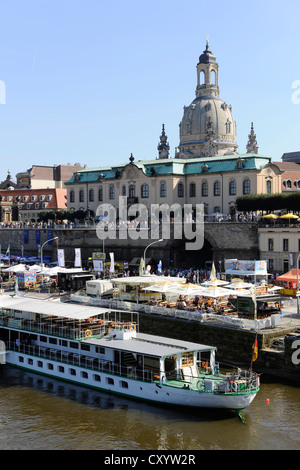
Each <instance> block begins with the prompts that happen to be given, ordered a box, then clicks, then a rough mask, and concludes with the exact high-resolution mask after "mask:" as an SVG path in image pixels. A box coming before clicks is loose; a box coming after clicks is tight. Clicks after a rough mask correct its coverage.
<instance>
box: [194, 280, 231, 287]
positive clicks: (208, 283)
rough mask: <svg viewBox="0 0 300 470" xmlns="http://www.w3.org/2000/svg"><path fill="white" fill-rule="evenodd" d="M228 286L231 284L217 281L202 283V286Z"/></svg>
mask: <svg viewBox="0 0 300 470" xmlns="http://www.w3.org/2000/svg"><path fill="white" fill-rule="evenodd" d="M226 284H229V282H227V281H221V280H220V279H215V280H213V281H205V282H202V284H201V286H225V285H226Z"/></svg>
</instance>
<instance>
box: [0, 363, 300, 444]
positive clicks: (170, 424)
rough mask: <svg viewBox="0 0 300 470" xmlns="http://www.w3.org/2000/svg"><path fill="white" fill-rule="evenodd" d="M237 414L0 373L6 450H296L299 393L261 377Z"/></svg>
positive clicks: (0, 434)
mask: <svg viewBox="0 0 300 470" xmlns="http://www.w3.org/2000/svg"><path fill="white" fill-rule="evenodd" d="M261 382H262V384H261V390H260V392H259V394H258V395H257V396H256V398H255V400H254V401H253V402H252V404H251V405H250V407H249V408H247V409H246V410H244V412H243V417H244V420H245V423H243V422H242V421H241V420H240V419H239V418H238V417H237V416H236V415H235V414H234V413H230V412H226V413H220V412H219V411H218V412H217V411H216V412H213V413H212V412H207V411H206V412H203V411H201V412H200V411H199V412H198V411H197V412H195V411H186V410H185V411H183V410H178V409H170V408H164V407H160V406H156V405H148V404H145V403H141V402H136V401H134V400H128V399H126V398H121V397H119V396H115V395H110V394H107V393H102V392H97V391H94V390H91V389H87V388H83V387H80V386H76V385H70V384H67V383H65V382H61V381H58V380H53V379H51V378H46V377H43V376H39V375H36V374H31V373H29V372H26V371H22V370H19V369H15V368H12V367H10V366H7V365H5V366H1V368H0V449H1V450H102V451H107V450H115V451H125V450H126V451H140V450H146V451H147V450H148V451H149V450H157V451H168V450H176V451H183V450H187V451H199V450H262V449H264V450H271V449H273V450H284V449H285V450H299V449H300V387H294V386H292V385H288V384H279V383H276V381H274V380H273V381H270V380H267V379H266V378H264V377H262V380H261Z"/></svg>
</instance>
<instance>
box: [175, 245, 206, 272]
mask: <svg viewBox="0 0 300 470" xmlns="http://www.w3.org/2000/svg"><path fill="white" fill-rule="evenodd" d="M185 244H186V241H185V240H175V241H174V242H173V243H172V246H171V247H170V255H169V260H170V266H174V268H191V267H196V268H198V269H202V268H203V269H204V268H205V267H211V263H212V260H213V247H212V245H211V243H210V242H209V241H208V240H207V239H206V238H205V239H204V244H203V247H202V248H201V249H200V250H187V249H186V246H185Z"/></svg>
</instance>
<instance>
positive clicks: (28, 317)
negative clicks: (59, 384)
mask: <svg viewBox="0 0 300 470" xmlns="http://www.w3.org/2000/svg"><path fill="white" fill-rule="evenodd" d="M0 340H2V342H4V344H5V345H6V363H7V364H10V365H12V366H17V367H21V368H23V369H26V370H30V371H31V372H36V373H40V374H45V375H48V376H51V377H55V378H58V379H63V380H67V381H71V382H74V383H77V384H80V385H86V386H89V387H93V388H95V389H99V390H104V391H107V392H112V393H118V394H122V395H125V396H127V397H134V398H136V399H142V400H149V401H152V402H157V403H163V404H169V405H180V406H188V407H196V408H201V407H205V408H222V409H230V410H235V411H237V412H240V410H242V409H244V408H246V407H247V406H248V405H250V403H251V402H252V400H253V399H254V397H255V396H256V394H257V392H258V390H259V376H258V375H257V374H255V373H252V372H249V371H248V372H242V371H241V370H239V369H238V370H237V371H235V372H234V371H233V372H231V371H230V372H229V371H222V370H221V368H220V365H219V364H217V363H216V362H215V351H216V349H215V348H214V347H212V346H206V345H201V344H196V343H191V342H186V341H180V340H177V339H170V338H165V337H160V336H153V335H148V334H143V333H140V332H139V327H138V314H136V313H131V312H121V311H112V310H109V309H104V308H98V307H90V306H84V305H78V304H71V303H62V302H54V301H45V300H36V299H31V298H28V297H19V296H9V295H0Z"/></svg>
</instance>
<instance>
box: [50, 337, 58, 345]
mask: <svg viewBox="0 0 300 470" xmlns="http://www.w3.org/2000/svg"><path fill="white" fill-rule="evenodd" d="M49 343H51V344H57V339H56V338H49Z"/></svg>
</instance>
